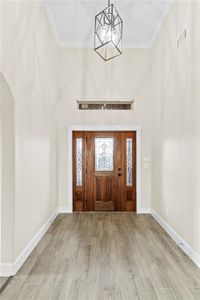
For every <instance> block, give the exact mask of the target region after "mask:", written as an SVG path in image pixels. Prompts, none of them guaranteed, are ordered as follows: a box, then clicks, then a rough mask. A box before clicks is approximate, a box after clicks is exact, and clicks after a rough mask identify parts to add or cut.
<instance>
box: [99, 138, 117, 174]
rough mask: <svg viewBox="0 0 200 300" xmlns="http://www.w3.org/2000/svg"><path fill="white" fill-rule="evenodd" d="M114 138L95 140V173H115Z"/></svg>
mask: <svg viewBox="0 0 200 300" xmlns="http://www.w3.org/2000/svg"><path fill="white" fill-rule="evenodd" d="M113 152H114V139H113V138H106V137H105V138H95V171H101V172H102V171H107V172H112V171H113Z"/></svg>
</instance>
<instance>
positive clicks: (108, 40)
mask: <svg viewBox="0 0 200 300" xmlns="http://www.w3.org/2000/svg"><path fill="white" fill-rule="evenodd" d="M122 32H123V21H122V19H121V17H120V15H119V14H118V12H117V10H116V8H115V6H114V5H113V4H111V3H110V0H108V7H107V8H105V9H104V10H102V11H101V12H100V13H99V14H97V15H96V16H95V32H94V50H95V51H96V52H97V53H98V54H99V55H100V56H101V57H102V58H103V59H104V60H105V61H107V60H110V59H112V58H114V57H116V56H119V55H121V54H122Z"/></svg>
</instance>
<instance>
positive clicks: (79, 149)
mask: <svg viewBox="0 0 200 300" xmlns="http://www.w3.org/2000/svg"><path fill="white" fill-rule="evenodd" d="M82 148H83V142H82V138H77V139H76V186H82V173H83V171H82V169H83V167H82V164H83V158H82V155H83V153H82V152H83V150H82Z"/></svg>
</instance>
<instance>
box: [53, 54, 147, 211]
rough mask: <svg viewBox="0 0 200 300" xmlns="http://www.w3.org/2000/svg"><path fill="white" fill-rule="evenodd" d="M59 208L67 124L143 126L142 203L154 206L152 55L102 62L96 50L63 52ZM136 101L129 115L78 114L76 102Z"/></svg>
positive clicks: (65, 196) (64, 188) (65, 189)
mask: <svg viewBox="0 0 200 300" xmlns="http://www.w3.org/2000/svg"><path fill="white" fill-rule="evenodd" d="M59 59H60V61H59V62H60V65H59V75H58V76H59V77H58V79H59V91H60V92H59V96H60V98H59V102H58V103H57V105H56V110H55V120H56V123H57V124H58V128H59V180H58V182H59V206H61V207H63V206H68V201H69V199H68V194H67V193H68V188H69V187H68V186H67V179H68V178H67V165H68V164H67V127H68V126H69V125H141V193H142V195H141V204H142V207H143V208H146V207H150V205H151V203H150V202H151V200H150V185H151V178H150V175H151V171H150V164H149V168H148V169H147V168H145V167H144V163H143V161H144V159H146V158H148V159H149V158H150V157H151V145H150V141H151V106H152V103H151V100H150V95H149V89H150V80H149V79H150V78H151V51H150V50H134V49H129V50H128V49H124V50H123V55H122V56H120V57H118V58H116V59H114V60H111V61H108V62H104V61H103V60H102V59H101V58H100V57H99V56H98V55H97V54H96V53H95V52H94V50H93V49H60V51H59ZM77 98H86V99H88V98H89V99H96V98H105V99H121V98H122V99H135V104H134V109H133V110H131V111H79V110H77V105H76V99H77Z"/></svg>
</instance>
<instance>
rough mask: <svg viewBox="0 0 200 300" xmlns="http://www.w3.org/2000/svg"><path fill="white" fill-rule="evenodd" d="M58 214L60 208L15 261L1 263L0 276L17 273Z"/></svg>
mask: <svg viewBox="0 0 200 300" xmlns="http://www.w3.org/2000/svg"><path fill="white" fill-rule="evenodd" d="M57 215H58V210H57V209H56V210H55V212H54V213H53V214H52V215H51V216H50V217H49V218H48V220H47V221H46V222H45V224H44V225H43V226H42V228H41V229H40V230H39V231H38V233H37V234H36V235H35V236H34V237H33V238H32V240H31V241H30V242H29V243H28V245H27V246H26V247H25V249H24V250H23V251H22V252H21V254H20V255H19V256H18V257H17V259H16V260H15V262H14V263H9V264H8V263H2V264H0V276H2V277H9V276H14V275H15V274H16V273H17V271H18V270H19V269H20V268H21V266H22V265H23V263H24V262H25V261H26V259H27V258H28V256H29V255H30V254H31V252H32V251H33V249H34V248H35V247H36V246H37V244H38V243H39V241H40V240H41V239H42V237H43V236H44V234H45V233H46V232H47V230H48V229H49V227H50V225H51V224H52V223H53V221H54V220H55V218H56V217H57Z"/></svg>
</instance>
